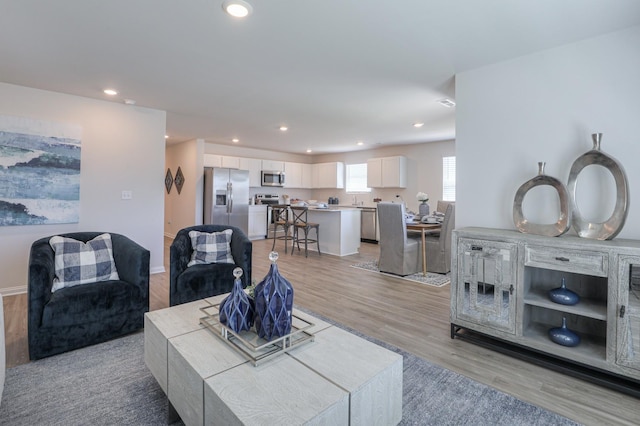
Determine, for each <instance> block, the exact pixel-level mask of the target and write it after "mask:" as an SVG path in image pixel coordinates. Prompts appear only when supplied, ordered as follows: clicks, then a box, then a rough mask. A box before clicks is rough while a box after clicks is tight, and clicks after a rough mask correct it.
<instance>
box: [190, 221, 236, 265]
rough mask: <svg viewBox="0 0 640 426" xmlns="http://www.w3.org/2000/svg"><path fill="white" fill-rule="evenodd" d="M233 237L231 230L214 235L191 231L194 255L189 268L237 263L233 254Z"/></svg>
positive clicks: (214, 233) (213, 233)
mask: <svg viewBox="0 0 640 426" xmlns="http://www.w3.org/2000/svg"><path fill="white" fill-rule="evenodd" d="M232 235H233V230H231V229H225V230H224V231H221V232H212V233H207V232H200V231H189V238H191V248H192V249H193V253H192V254H191V260H190V261H189V263H188V264H187V267H189V266H193V265H203V264H209V263H235V261H234V260H233V255H232V254H231V236H232Z"/></svg>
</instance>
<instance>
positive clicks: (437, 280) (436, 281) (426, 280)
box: [351, 260, 450, 287]
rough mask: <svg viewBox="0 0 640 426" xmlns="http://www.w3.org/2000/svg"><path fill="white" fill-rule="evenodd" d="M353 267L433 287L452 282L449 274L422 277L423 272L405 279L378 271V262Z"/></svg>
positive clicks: (432, 274) (407, 276)
mask: <svg viewBox="0 0 640 426" xmlns="http://www.w3.org/2000/svg"><path fill="white" fill-rule="evenodd" d="M351 267H352V268H358V269H364V270H365V271H370V272H377V273H379V274H383V275H387V276H390V277H396V278H400V279H402V280H408V281H415V282H418V283H421V284H427V285H432V286H435V287H442V286H445V285H447V284H449V282H450V279H449V274H436V273H434V272H427V275H422V272H419V273H417V274H411V275H405V276H404V277H402V276H400V275H394V274H388V273H386V272H380V270H379V269H378V261H377V260H368V261H366V262H361V263H356V264H355V265H351Z"/></svg>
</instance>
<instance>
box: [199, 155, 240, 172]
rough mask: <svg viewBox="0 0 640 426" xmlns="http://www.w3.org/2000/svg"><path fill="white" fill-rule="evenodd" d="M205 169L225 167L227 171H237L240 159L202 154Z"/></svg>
mask: <svg viewBox="0 0 640 426" xmlns="http://www.w3.org/2000/svg"><path fill="white" fill-rule="evenodd" d="M204 166H205V167H226V168H228V169H239V168H240V158H238V157H230V156H228V155H217V154H204Z"/></svg>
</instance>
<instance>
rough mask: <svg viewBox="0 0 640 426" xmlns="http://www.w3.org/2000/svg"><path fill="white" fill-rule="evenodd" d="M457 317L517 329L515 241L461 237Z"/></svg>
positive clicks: (507, 329) (501, 328) (505, 329)
mask: <svg viewBox="0 0 640 426" xmlns="http://www.w3.org/2000/svg"><path fill="white" fill-rule="evenodd" d="M458 259H459V260H458V269H459V270H458V283H459V284H458V288H457V297H458V300H457V306H458V313H457V315H458V317H459V318H461V319H464V320H466V321H470V322H474V323H477V324H480V325H483V326H489V327H492V328H495V329H498V330H502V331H507V332H509V333H515V313H516V303H515V300H516V298H515V289H516V267H515V265H516V261H517V259H516V245H515V244H511V243H502V242H497V241H481V240H467V239H460V242H459V244H458Z"/></svg>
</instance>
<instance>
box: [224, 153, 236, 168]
mask: <svg viewBox="0 0 640 426" xmlns="http://www.w3.org/2000/svg"><path fill="white" fill-rule="evenodd" d="M222 167H226V168H227V169H239V168H240V158H238V157H229V156H228V155H223V156H222Z"/></svg>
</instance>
